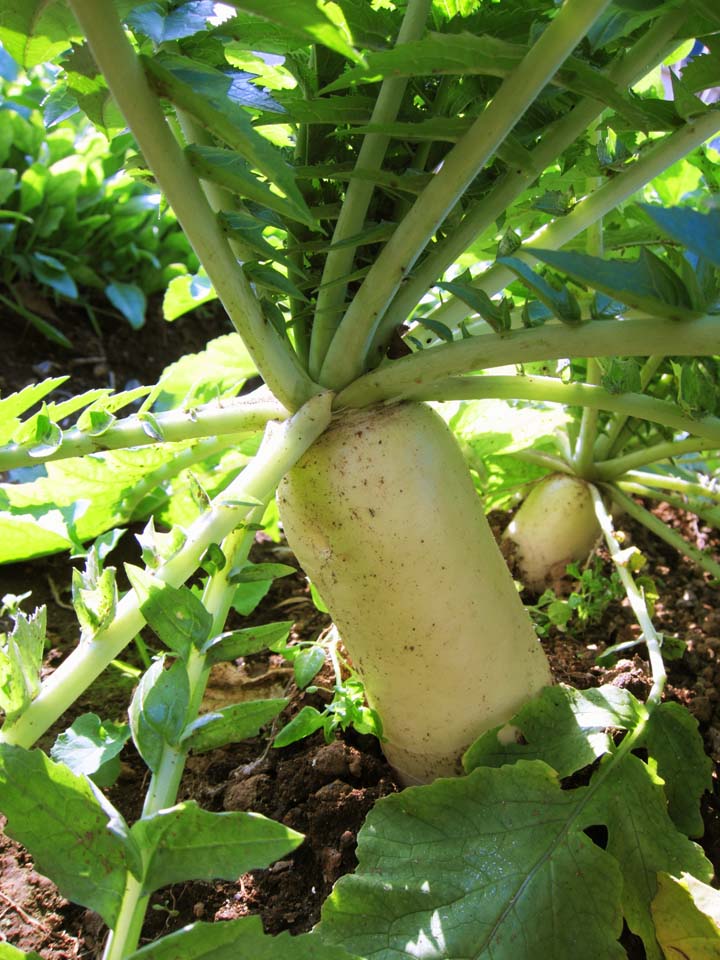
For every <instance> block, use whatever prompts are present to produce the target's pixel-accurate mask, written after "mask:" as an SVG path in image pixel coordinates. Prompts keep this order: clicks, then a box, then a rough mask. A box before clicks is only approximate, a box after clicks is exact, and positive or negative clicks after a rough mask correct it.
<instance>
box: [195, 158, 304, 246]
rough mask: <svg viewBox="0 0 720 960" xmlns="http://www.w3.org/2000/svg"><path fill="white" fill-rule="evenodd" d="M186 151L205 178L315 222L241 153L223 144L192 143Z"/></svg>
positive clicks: (282, 212) (290, 215)
mask: <svg viewBox="0 0 720 960" xmlns="http://www.w3.org/2000/svg"><path fill="white" fill-rule="evenodd" d="M185 152H186V154H187V157H188V160H189V161H190V163H191V165H192V166H193V168H194V169H195V171H196V173H197V174H198V176H199V177H201V178H202V179H203V180H210V181H212V182H213V183H217V184H219V185H220V186H221V187H225V188H226V189H228V190H231V191H232V192H233V193H235V194H237V196H238V197H244V198H247V199H249V200H254V201H256V202H257V203H260V204H262V205H263V206H264V207H268V208H269V209H270V210H274V211H275V212H276V213H279V214H280V215H281V216H282V217H287V218H289V219H290V220H297V221H298V222H300V223H305V224H307V225H308V226H312V227H314V226H316V223H315V219H314V218H313V216H312V214H311V213H310V212H309V211H307V212H306V210H305V209H303V208H302V207H298V206H297V204H295V203H293V202H291V201H290V200H289V199H288V198H287V197H283V196H280V194H278V193H275V192H274V191H272V190H271V189H270V187H269V186H268V184H267V183H265V182H264V181H262V180H260V179H259V178H258V177H257V176H255V174H254V173H253V172H252V170H251V169H250V166H249V165H248V164H247V163H246V162H245V161H244V160H243V159H242V157H241V156H238V154H237V153H235V151H234V150H226V149H224V148H222V147H200V146H190V147H188V148H187V149H186V151H185Z"/></svg>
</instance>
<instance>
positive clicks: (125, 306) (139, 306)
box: [105, 280, 147, 330]
mask: <svg viewBox="0 0 720 960" xmlns="http://www.w3.org/2000/svg"><path fill="white" fill-rule="evenodd" d="M105 296H106V297H107V298H108V300H109V301H110V303H111V304H112V305H113V306H114V307H115V309H116V310H119V311H120V313H121V314H122V315H123V316H124V317H125V319H126V320H127V322H128V323H129V324H130V326H131V327H132V328H133V330H139V329H140V328H141V327H143V326H144V325H145V310H146V308H147V300H146V297H145V294H144V293H143V291H142V290H141V289H140V287H139V286H138V285H137V284H136V283H120V282H119V281H117V280H115V281H114V282H113V283H109V284H108V285H107V286H106V287H105Z"/></svg>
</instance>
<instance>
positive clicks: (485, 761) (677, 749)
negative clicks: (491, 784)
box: [463, 684, 712, 836]
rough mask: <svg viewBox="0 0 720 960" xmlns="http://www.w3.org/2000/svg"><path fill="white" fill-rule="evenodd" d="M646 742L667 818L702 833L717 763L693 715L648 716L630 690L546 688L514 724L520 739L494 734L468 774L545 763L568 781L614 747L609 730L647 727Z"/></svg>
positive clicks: (661, 710)
mask: <svg viewBox="0 0 720 960" xmlns="http://www.w3.org/2000/svg"><path fill="white" fill-rule="evenodd" d="M646 716H647V722H646V725H645V729H644V730H643V735H642V739H641V741H640V744H642V745H643V746H644V747H645V748H646V749H647V750H648V752H649V754H650V756H651V757H652V758H653V762H654V763H655V764H656V766H657V772H658V774H659V775H660V776H661V777H662V779H663V781H664V784H665V795H666V797H667V802H668V813H669V815H670V817H671V818H672V820H673V822H674V823H675V825H676V827H677V828H678V829H679V830H681V831H682V832H683V833H686V834H688V835H690V836H700V835H701V834H702V830H703V821H702V817H701V816H700V797H701V796H702V794H703V793H704V792H705V790H709V789H710V788H711V785H712V781H711V773H712V761H711V760H710V758H709V757H707V756H706V755H705V750H704V747H703V742H702V737H701V736H700V733H699V731H698V724H697V721H696V720H695V718H694V717H693V716H692V715H691V714H690V713H689V712H688V711H687V710H686V709H685V708H684V707H682V706H680V704H679V703H662V704H660V705H659V706H657V707H656V708H655V709H654V710H653V711H652V712H651V713H650V714H649V716H648V715H647V711H646V709H645V707H644V706H643V705H642V704H641V703H640V702H639V701H638V700H637V699H636V698H635V697H634V696H633V695H632V694H631V693H629V692H628V691H627V690H622V689H620V688H618V687H614V686H612V685H608V686H603V687H597V688H595V689H591V690H575V689H573V688H572V687H567V686H564V685H561V684H559V685H557V686H554V687H547V688H546V689H544V690H543V691H542V693H541V694H540V695H539V696H538V697H536V698H535V699H534V700H532V701H531V702H530V703H528V704H526V705H525V706H524V707H523V708H522V709H521V710H520V711H519V712H518V713H517V714H516V715H515V716H514V717H513V719H512V723H513V726H514V727H516V728H517V729H519V730H520V731H521V733H522V742H521V743H520V742H517V741H516V740H515V739H510V740H508V738H506V737H500V738H498V732H499V730H500V728H499V727H498V728H495V729H493V730H488V731H487V733H484V734H483V735H482V736H481V737H480V738H479V739H478V740H476V741H475V743H474V744H473V745H472V746H471V747H470V749H469V750H468V751H467V752H466V754H465V756H464V758H463V765H464V767H465V769H466V770H468V771H470V770H474V769H475V768H476V767H480V766H492V767H500V766H502V765H503V764H506V763H514V762H515V761H516V760H520V759H524V760H544V761H545V762H546V763H549V764H550V765H551V766H552V767H553V768H554V769H555V770H556V771H557V772H558V773H559V774H560V776H561V777H569V776H571V775H572V774H574V773H576V772H577V771H578V770H581V769H582V768H583V767H584V766H586V765H587V764H590V763H593V761H594V760H596V759H597V758H598V757H602V756H603V755H604V754H606V753H607V752H608V751H609V750H611V749H612V739H611V737H610V734H609V732H608V731H610V730H632V729H634V728H635V727H636V726H637V725H638V723H641V722H644V720H645V718H646Z"/></svg>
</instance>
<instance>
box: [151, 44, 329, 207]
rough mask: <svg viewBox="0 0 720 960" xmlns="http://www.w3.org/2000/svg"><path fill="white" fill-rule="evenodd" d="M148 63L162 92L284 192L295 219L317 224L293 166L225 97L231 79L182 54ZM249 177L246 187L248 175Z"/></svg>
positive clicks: (245, 114)
mask: <svg viewBox="0 0 720 960" xmlns="http://www.w3.org/2000/svg"><path fill="white" fill-rule="evenodd" d="M144 64H145V68H146V70H147V71H148V74H149V77H150V80H151V82H152V83H153V85H154V87H155V89H156V90H157V92H158V93H159V94H160V96H163V97H167V99H169V100H171V101H172V102H173V103H174V104H176V106H178V107H180V108H181V109H183V110H187V111H188V112H189V113H191V114H192V115H193V116H194V117H195V118H196V119H197V120H198V121H199V122H200V123H201V124H202V125H203V126H206V127H208V128H209V129H211V130H212V131H213V133H214V134H215V135H216V136H218V137H219V138H220V139H221V140H223V141H224V142H225V143H226V144H227V145H228V147H230V148H231V150H232V153H233V154H234V155H235V156H236V157H238V159H239V158H240V157H242V158H244V160H245V161H246V163H247V164H248V165H249V167H252V168H253V169H255V170H259V171H260V173H262V174H264V175H265V176H266V177H267V178H268V179H269V181H270V182H271V183H272V184H274V185H275V186H276V187H277V188H278V189H279V190H281V191H282V193H283V194H284V195H285V207H286V208H287V209H291V210H293V219H299V220H301V221H302V222H305V223H307V224H309V225H313V223H314V220H313V218H312V215H311V214H310V211H309V210H308V208H307V205H306V203H305V200H304V198H303V195H302V193H301V192H300V190H299V189H298V187H297V185H296V183H295V176H294V173H293V170H292V167H290V166H288V164H287V163H286V162H285V160H284V159H283V157H282V154H281V153H280V152H279V150H277V148H275V147H274V146H273V145H272V144H271V143H269V141H267V140H266V139H265V138H264V137H262V136H261V135H260V134H259V133H258V132H257V131H256V130H255V129H254V128H253V126H252V123H251V120H250V117H249V116H248V114H247V113H246V112H245V110H244V109H243V108H242V107H240V106H238V105H237V104H235V103H234V102H233V101H232V100H230V99H229V98H228V97H227V87H228V85H229V82H230V81H229V80H228V78H227V77H226V76H225V75H224V74H223V73H220V72H219V71H215V70H212V68H210V67H207V66H205V65H203V64H198V63H195V62H194V61H191V60H185V59H184V58H180V57H162V58H160V59H159V58H157V57H155V58H153V59H148V58H145V60H144ZM195 149H200V150H201V151H202V150H203V149H208V150H209V149H211V148H195ZM203 175H204V174H202V173H201V176H203ZM245 179H246V188H247V177H246V178H245ZM275 196H276V197H277V194H275ZM252 198H253V199H258V197H257V196H253V197H252ZM261 202H263V201H262V200H261Z"/></svg>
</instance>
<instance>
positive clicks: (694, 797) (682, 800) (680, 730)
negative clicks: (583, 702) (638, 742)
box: [643, 701, 712, 837]
mask: <svg viewBox="0 0 720 960" xmlns="http://www.w3.org/2000/svg"><path fill="white" fill-rule="evenodd" d="M643 741H644V743H645V745H646V746H647V749H648V752H649V753H650V756H651V757H652V758H653V759H654V760H655V762H656V763H657V772H658V774H659V775H660V776H661V777H662V779H663V780H664V781H665V795H666V797H667V801H668V813H669V814H670V817H671V818H672V821H673V823H674V824H675V826H676V827H677V828H678V830H682V832H683V833H685V834H687V835H688V836H689V837H700V836H702V833H703V830H704V824H703V819H702V816H701V814H700V797H701V796H702V794H703V793H704V792H705V790H710V789H711V788H712V779H711V778H712V761H711V759H710V757H708V756H707V755H706V754H705V748H704V746H703V741H702V737H701V736H700V733H699V731H698V723H697V720H696V719H695V717H693V716H692V714H690V713H689V712H688V711H687V710H686V709H685V707H683V706H681V705H680V704H679V703H673V702H672V701H669V702H667V703H661V704H659V706H657V707H656V708H655V709H654V710H653V711H652V713H651V714H650V721H649V723H648V726H647V729H646V731H645V734H644V736H643Z"/></svg>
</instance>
